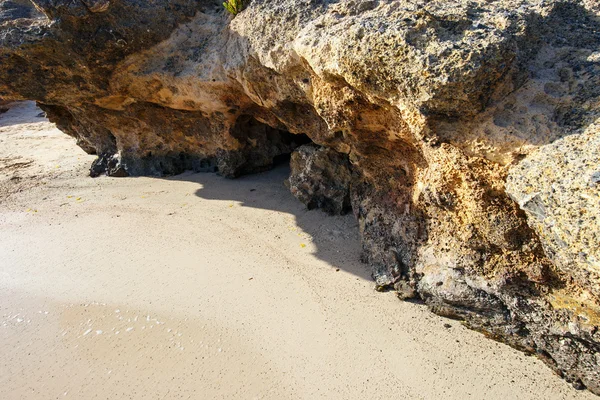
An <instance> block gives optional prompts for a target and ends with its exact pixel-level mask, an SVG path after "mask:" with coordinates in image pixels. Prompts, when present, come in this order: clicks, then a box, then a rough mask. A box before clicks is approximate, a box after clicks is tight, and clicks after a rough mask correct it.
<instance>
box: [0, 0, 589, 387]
mask: <svg viewBox="0 0 600 400" xmlns="http://www.w3.org/2000/svg"><path fill="white" fill-rule="evenodd" d="M32 3H33V5H32V4H31V3H30V2H29V1H26V0H4V1H0V57H1V59H2V62H1V64H0V77H1V79H0V97H2V98H5V99H12V100H19V99H33V100H36V101H38V102H39V104H40V107H42V109H43V110H44V111H46V113H47V114H48V116H49V118H50V119H51V120H52V121H54V122H56V124H57V125H58V126H59V128H60V129H62V130H63V131H64V132H66V133H67V134H69V135H71V136H73V137H75V138H77V140H78V143H79V145H80V146H81V147H82V148H83V149H84V150H86V151H87V152H89V153H94V154H97V155H98V160H97V161H96V162H95V163H94V165H93V166H92V169H91V173H92V175H94V176H95V175H99V174H101V173H107V174H109V175H115V176H127V175H162V174H174V173H178V172H181V171H183V170H186V169H193V170H196V171H219V172H220V173H222V174H223V175H225V176H229V177H235V176H238V175H240V174H245V173H253V172H256V171H260V170H263V169H266V168H269V167H270V166H271V165H272V163H273V162H274V160H275V159H277V158H278V157H279V156H282V155H285V154H289V153H290V152H291V151H293V150H294V149H297V150H295V153H294V154H293V155H292V175H291V177H290V181H289V185H290V189H291V191H292V193H294V195H296V196H297V197H298V198H299V199H300V200H301V201H303V202H304V203H305V204H307V206H309V207H322V208H324V209H325V210H326V211H328V212H331V213H342V212H346V211H349V210H352V212H353V213H354V215H355V216H356V218H357V219H358V221H359V227H360V233H361V235H362V240H363V258H364V261H365V262H367V263H368V264H369V265H370V266H371V267H372V269H373V276H374V278H375V280H376V283H377V287H378V288H379V289H381V290H384V289H386V288H395V289H396V290H398V292H399V296H401V297H402V298H408V297H419V298H420V299H422V300H423V301H424V302H425V303H426V304H427V305H428V306H429V307H430V308H431V310H432V311H434V312H436V313H438V314H440V315H444V316H448V317H451V318H457V319H461V320H463V321H464V322H465V324H466V325H467V326H469V327H471V328H473V329H477V330H479V331H481V332H483V333H485V334H486V335H488V336H490V337H492V338H494V339H497V340H500V341H503V342H506V343H508V344H510V345H512V346H514V347H516V348H518V349H522V350H523V351H526V352H529V353H534V354H537V355H538V356H539V357H540V358H542V359H543V360H544V361H545V362H546V363H547V364H548V365H549V366H550V367H552V368H553V369H554V370H555V371H556V372H557V373H559V374H560V375H561V376H563V377H564V378H565V379H567V380H568V381H570V382H572V383H573V384H574V385H575V386H578V387H584V386H585V387H587V388H588V389H589V390H591V391H593V392H594V393H596V394H600V331H599V330H598V326H600V252H599V244H598V243H599V241H598V239H599V234H598V232H599V227H600V221H599V218H600V163H599V158H600V139H599V137H600V128H599V127H600V119H599V118H600V5H599V3H598V2H597V1H595V0H580V1H568V0H565V1H558V0H498V1H494V2H490V1H483V0H479V1H476V0H473V1H467V0H432V1H426V0H401V1H398V0H345V1H334V0H280V1H273V0H253V1H252V2H251V3H250V4H249V5H248V7H247V8H246V10H244V11H243V12H241V13H240V14H238V15H237V16H236V17H235V18H233V17H232V16H230V15H228V14H227V13H226V12H225V11H224V10H223V7H222V6H221V5H220V4H219V3H220V2H218V1H212V0H155V1H147V0H32ZM301 145H302V146H301ZM299 146H301V147H299Z"/></svg>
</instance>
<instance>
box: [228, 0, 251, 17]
mask: <svg viewBox="0 0 600 400" xmlns="http://www.w3.org/2000/svg"><path fill="white" fill-rule="evenodd" d="M246 2H247V0H227V1H225V2H224V3H223V7H225V9H226V10H227V11H229V12H230V13H231V14H233V15H238V14H239V13H240V12H242V10H243V9H244V7H245V6H246Z"/></svg>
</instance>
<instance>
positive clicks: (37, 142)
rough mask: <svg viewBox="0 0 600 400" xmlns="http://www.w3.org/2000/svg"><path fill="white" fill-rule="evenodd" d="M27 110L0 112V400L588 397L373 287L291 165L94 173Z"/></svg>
mask: <svg viewBox="0 0 600 400" xmlns="http://www.w3.org/2000/svg"><path fill="white" fill-rule="evenodd" d="M38 113H39V110H36V108H35V107H34V106H33V105H32V104H31V103H20V104H18V105H16V106H13V108H12V109H11V110H10V111H8V112H7V113H5V114H2V115H0V351H1V354H2V357H1V358H0V399H390V398H400V399H404V398H411V399H465V398H473V399H481V398H485V399H502V400H505V399H595V398H596V397H595V396H593V395H591V394H590V393H588V392H581V391H576V390H574V389H573V388H572V387H571V386H570V385H568V384H567V383H565V382H564V381H562V380H561V379H560V378H558V377H557V376H555V375H554V374H553V373H552V372H551V371H550V369H548V368H547V367H545V366H544V365H543V364H542V363H541V362H540V361H539V360H537V359H535V358H533V357H527V356H525V355H524V354H522V353H519V352H517V351H515V350H513V349H511V348H509V347H508V346H505V345H502V344H499V343H496V342H493V341H491V340H489V339H486V338H484V337H483V336H482V335H480V334H478V333H476V332H472V331H469V330H467V329H466V328H464V327H462V326H461V324H460V323H459V322H457V321H451V320H448V319H443V318H439V317H437V316H435V315H433V314H431V313H430V312H429V311H428V310H427V309H426V308H425V307H424V306H422V305H418V304H412V303H406V302H401V301H399V300H398V299H397V298H396V297H395V296H394V295H393V294H392V293H378V292H375V291H374V290H373V287H374V284H373V282H372V281H371V280H370V278H369V273H368V271H367V270H366V268H365V266H364V265H362V264H361V263H360V262H359V253H360V243H359V239H358V235H357V226H356V222H355V221H354V220H353V218H352V217H351V216H347V217H328V216H326V215H325V214H323V213H321V212H320V211H307V210H305V209H304V208H303V206H302V205H301V204H300V203H299V202H298V201H296V200H295V199H294V198H293V197H292V196H291V195H290V194H289V192H288V191H287V189H286V188H285V186H284V185H283V181H284V179H285V178H286V175H287V173H288V170H287V169H286V167H279V168H277V169H275V170H274V171H271V172H268V173H264V174H259V175H254V176H249V177H244V178H241V179H238V180H235V181H231V180H226V179H223V178H221V177H219V176H217V175H214V174H191V173H186V174H183V175H180V176H176V177H172V178H167V179H159V178H128V179H122V178H106V177H104V178H97V179H91V178H88V177H87V168H88V167H89V164H90V162H91V161H92V160H93V156H89V155H86V154H85V153H83V151H81V150H80V149H79V148H78V147H76V146H75V143H74V141H73V139H71V138H69V137H68V136H66V135H64V134H62V133H61V132H59V131H58V130H56V129H55V128H54V126H53V125H52V124H50V123H48V122H47V121H45V120H44V119H43V118H40V117H37V116H36V115H37V114H38Z"/></svg>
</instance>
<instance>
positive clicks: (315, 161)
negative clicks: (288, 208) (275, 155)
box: [289, 145, 352, 215]
mask: <svg viewBox="0 0 600 400" xmlns="http://www.w3.org/2000/svg"><path fill="white" fill-rule="evenodd" d="M290 167H291V170H292V172H291V175H290V179H289V187H290V190H291V192H292V194H293V195H294V196H296V198H298V200H300V201H301V202H303V203H304V204H306V206H307V207H308V208H309V209H313V208H320V209H322V210H323V211H326V212H328V213H330V214H332V215H335V214H345V213H347V212H348V211H350V209H351V208H350V182H351V180H352V173H351V171H350V162H349V160H348V156H347V155H345V154H341V153H338V152H336V151H335V150H332V149H329V148H326V147H319V146H316V145H304V146H301V147H299V148H298V149H296V150H295V151H294V152H293V153H292V160H291V162H290Z"/></svg>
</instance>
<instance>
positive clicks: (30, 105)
mask: <svg viewBox="0 0 600 400" xmlns="http://www.w3.org/2000/svg"><path fill="white" fill-rule="evenodd" d="M3 110H4V111H3ZM40 122H48V120H47V119H46V114H45V113H44V112H43V111H42V110H40V109H39V108H37V106H36V104H35V102H33V101H17V102H12V103H6V104H5V105H1V104H0V128H6V127H9V126H15V125H22V124H35V123H40Z"/></svg>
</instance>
